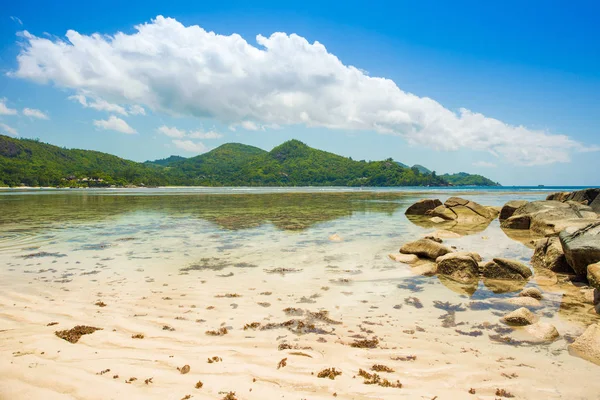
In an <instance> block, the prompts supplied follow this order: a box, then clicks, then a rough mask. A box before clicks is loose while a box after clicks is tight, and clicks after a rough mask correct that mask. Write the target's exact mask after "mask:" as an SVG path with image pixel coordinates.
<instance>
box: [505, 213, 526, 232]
mask: <svg viewBox="0 0 600 400" xmlns="http://www.w3.org/2000/svg"><path fill="white" fill-rule="evenodd" d="M530 226H531V216H529V215H527V214H526V215H511V216H510V217H508V218H507V219H505V220H504V221H502V223H501V224H500V227H501V228H504V229H529V227H530Z"/></svg>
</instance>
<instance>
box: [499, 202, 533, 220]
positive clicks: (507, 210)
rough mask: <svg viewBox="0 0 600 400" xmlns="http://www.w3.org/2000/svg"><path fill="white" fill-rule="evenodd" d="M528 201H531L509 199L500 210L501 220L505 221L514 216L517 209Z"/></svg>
mask: <svg viewBox="0 0 600 400" xmlns="http://www.w3.org/2000/svg"><path fill="white" fill-rule="evenodd" d="M527 203H529V202H528V201H527V200H511V201H509V202H508V203H506V204H505V205H504V207H502V209H501V210H500V218H499V219H500V221H504V220H505V219H507V218H510V217H512V215H513V214H514V213H515V211H517V209H518V208H520V207H523V206H524V205H525V204H527Z"/></svg>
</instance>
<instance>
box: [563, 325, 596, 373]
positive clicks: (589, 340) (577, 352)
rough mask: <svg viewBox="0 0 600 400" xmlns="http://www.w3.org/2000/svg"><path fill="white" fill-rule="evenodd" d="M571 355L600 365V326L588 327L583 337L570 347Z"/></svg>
mask: <svg viewBox="0 0 600 400" xmlns="http://www.w3.org/2000/svg"><path fill="white" fill-rule="evenodd" d="M569 353H570V354H571V355H573V356H576V357H581V358H583V359H584V360H588V361H591V362H593V363H594V364H597V365H600V325H598V324H594V325H590V326H588V328H587V329H586V330H585V332H583V335H581V336H579V337H578V338H577V339H576V340H575V342H573V343H572V344H570V345H569Z"/></svg>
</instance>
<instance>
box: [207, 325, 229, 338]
mask: <svg viewBox="0 0 600 400" xmlns="http://www.w3.org/2000/svg"><path fill="white" fill-rule="evenodd" d="M228 332H229V331H228V330H227V328H225V327H224V326H223V327H221V328H219V330H218V331H215V330H212V331H206V332H205V333H206V334H207V335H208V336H223V335H227V333H228Z"/></svg>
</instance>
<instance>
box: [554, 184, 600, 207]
mask: <svg viewBox="0 0 600 400" xmlns="http://www.w3.org/2000/svg"><path fill="white" fill-rule="evenodd" d="M598 195H600V188H591V189H583V190H577V191H575V192H558V193H552V194H550V195H548V197H546V200H557V201H562V202H565V201H570V200H571V201H575V202H577V203H580V204H585V205H591V204H592V203H593V202H594V201H595V200H597V199H598Z"/></svg>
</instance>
